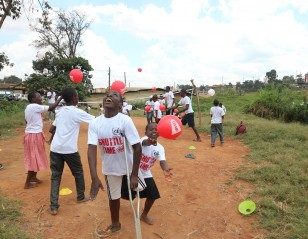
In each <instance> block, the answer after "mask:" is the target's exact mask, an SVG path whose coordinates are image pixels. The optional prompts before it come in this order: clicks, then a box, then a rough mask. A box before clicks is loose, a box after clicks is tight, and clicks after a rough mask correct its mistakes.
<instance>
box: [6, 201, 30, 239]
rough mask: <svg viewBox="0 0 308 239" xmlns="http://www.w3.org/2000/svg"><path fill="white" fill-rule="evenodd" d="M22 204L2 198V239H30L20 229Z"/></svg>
mask: <svg viewBox="0 0 308 239" xmlns="http://www.w3.org/2000/svg"><path fill="white" fill-rule="evenodd" d="M20 208H21V204H20V202H18V201H15V200H11V199H8V198H5V197H3V196H0V238H1V239H30V238H31V237H29V236H28V235H26V234H25V233H24V231H23V230H21V229H20V226H18V224H20V223H21V217H22V215H21V213H20Z"/></svg>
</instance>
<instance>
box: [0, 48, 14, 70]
mask: <svg viewBox="0 0 308 239" xmlns="http://www.w3.org/2000/svg"><path fill="white" fill-rule="evenodd" d="M13 65H14V64H13V63H10V60H9V58H8V57H7V56H6V55H5V53H4V52H0V71H1V70H2V69H3V68H4V67H5V66H13Z"/></svg>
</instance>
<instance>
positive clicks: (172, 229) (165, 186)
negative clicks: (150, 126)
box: [0, 118, 260, 239]
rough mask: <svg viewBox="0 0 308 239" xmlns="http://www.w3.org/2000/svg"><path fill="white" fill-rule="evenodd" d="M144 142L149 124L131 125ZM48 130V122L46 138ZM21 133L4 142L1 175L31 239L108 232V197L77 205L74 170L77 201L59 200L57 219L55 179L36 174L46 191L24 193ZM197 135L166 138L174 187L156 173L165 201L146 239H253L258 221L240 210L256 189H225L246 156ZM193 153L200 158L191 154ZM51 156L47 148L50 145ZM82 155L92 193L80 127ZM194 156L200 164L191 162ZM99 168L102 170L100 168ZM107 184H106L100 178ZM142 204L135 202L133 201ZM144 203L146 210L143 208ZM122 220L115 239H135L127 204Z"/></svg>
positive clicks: (68, 178) (68, 182)
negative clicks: (52, 203) (52, 207)
mask: <svg viewBox="0 0 308 239" xmlns="http://www.w3.org/2000/svg"><path fill="white" fill-rule="evenodd" d="M133 120H134V122H135V124H136V127H137V129H138V131H139V134H140V136H143V134H144V127H145V123H146V120H145V118H134V119H133ZM48 127H49V124H48V122H45V125H44V130H45V133H46V136H47V138H49V133H47V130H48ZM23 130H24V129H19V132H20V136H19V137H17V138H14V139H11V140H8V141H0V149H1V151H0V158H1V162H2V163H4V164H5V169H4V170H1V171H0V181H1V194H2V195H6V196H8V197H10V198H14V199H19V200H22V201H23V209H22V212H23V213H24V214H25V222H24V224H23V225H24V228H25V229H26V230H27V231H28V232H29V233H30V234H32V235H42V238H85V239H87V238H96V237H95V236H94V231H95V229H96V228H97V227H98V228H105V227H106V226H107V225H109V223H110V217H109V208H108V201H107V195H106V193H105V192H103V193H101V192H100V193H99V195H98V197H97V199H96V200H95V201H91V202H87V203H84V204H77V203H76V193H75V184H74V179H73V176H72V175H71V173H70V171H69V169H68V167H67V166H66V167H65V170H64V173H63V177H62V183H61V188H62V187H68V188H70V189H71V190H72V191H73V193H72V194H70V195H68V196H60V200H59V202H60V205H61V206H60V209H59V214H58V215H57V216H52V215H49V214H48V213H47V211H46V210H47V208H48V205H49V191H50V171H49V170H45V171H43V172H40V173H39V174H38V177H39V178H40V179H42V180H43V181H44V182H43V184H41V185H39V186H38V187H36V188H34V189H30V190H25V189H23V184H24V181H25V177H26V174H25V173H26V172H25V169H24V166H23V145H22V136H23ZM193 136H194V135H193V132H192V130H191V129H189V128H185V129H184V131H183V133H182V135H181V136H180V137H179V138H178V139H176V140H166V139H162V138H160V140H159V141H160V143H161V144H162V145H164V147H165V151H166V156H167V160H168V162H169V165H170V166H171V167H172V168H173V173H174V178H173V181H172V182H167V181H165V179H164V176H163V173H162V171H161V169H160V167H159V163H156V165H155V166H154V168H153V170H152V172H153V174H154V177H155V180H156V183H157V185H158V187H159V190H160V193H161V199H159V200H157V201H156V203H155V204H154V206H153V208H152V210H151V212H150V214H149V216H150V217H151V218H152V219H153V220H154V223H155V224H154V225H153V226H149V225H146V224H144V223H143V222H141V228H142V235H143V239H159V238H163V239H187V238H190V239H200V238H205V239H218V238H224V239H233V238H234V239H235V238H236V239H249V238H254V237H255V236H257V235H258V234H260V231H258V230H257V229H256V228H255V227H256V226H255V225H256V220H255V219H254V217H253V216H251V217H246V216H242V215H241V214H239V213H238V211H237V206H238V204H239V203H240V202H241V201H242V200H244V199H245V197H246V196H247V195H248V194H249V193H250V192H252V189H251V186H249V185H248V184H246V183H243V182H240V181H236V182H234V183H233V184H232V185H231V186H230V187H229V186H227V185H226V182H228V180H230V179H231V178H232V176H233V175H235V173H236V170H237V169H238V168H239V167H240V166H241V165H244V164H245V163H244V160H243V159H244V157H245V156H246V155H247V154H248V152H249V151H248V148H246V147H245V146H244V145H243V144H242V143H240V142H239V141H236V140H231V139H230V138H226V140H225V145H224V146H223V147H221V146H216V147H215V148H211V147H210V136H208V135H201V137H202V140H203V142H193V141H192V139H193V138H194V137H193ZM189 146H195V147H196V149H195V150H190V149H188V147H189ZM46 148H47V153H48V155H49V146H48V145H46ZM79 152H80V155H81V158H82V161H83V165H84V171H85V179H86V191H87V192H88V191H89V188H90V182H91V179H90V173H89V169H88V163H87V125H82V127H81V130H80V137H79ZM188 153H193V154H195V156H196V158H195V159H188V158H185V155H186V154H188ZM98 167H99V168H100V167H101V166H100V165H98ZM101 179H102V181H103V177H102V175H101ZM135 203H136V200H135ZM143 203H144V201H143V200H142V202H141V208H142V206H143ZM120 219H121V223H122V230H121V231H120V232H119V233H118V234H116V235H114V236H113V237H111V238H120V239H130V238H132V239H133V238H135V226H134V220H133V215H132V210H131V207H130V204H129V202H128V201H123V200H122V201H121V210H120Z"/></svg>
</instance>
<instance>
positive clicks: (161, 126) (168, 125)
mask: <svg viewBox="0 0 308 239" xmlns="http://www.w3.org/2000/svg"><path fill="white" fill-rule="evenodd" d="M182 130H183V125H182V122H181V120H180V119H179V118H178V117H176V116H174V115H167V116H165V117H163V118H162V119H161V120H160V121H159V123H158V125H157V131H158V134H159V136H161V137H163V138H165V139H175V138H177V137H178V136H180V134H181V133H182Z"/></svg>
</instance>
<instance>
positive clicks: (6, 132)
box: [0, 111, 26, 140]
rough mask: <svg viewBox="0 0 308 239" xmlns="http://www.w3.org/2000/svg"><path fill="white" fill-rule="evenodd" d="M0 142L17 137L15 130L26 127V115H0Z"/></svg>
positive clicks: (20, 112) (22, 113) (21, 112)
mask: <svg viewBox="0 0 308 239" xmlns="http://www.w3.org/2000/svg"><path fill="white" fill-rule="evenodd" d="M0 125H1V127H0V140H3V139H7V138H9V137H12V136H16V135H17V134H16V131H15V130H14V129H16V128H19V127H22V126H25V125H26V122H25V114H24V112H23V111H19V112H17V113H14V114H1V115H0Z"/></svg>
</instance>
